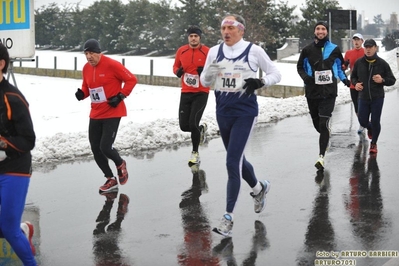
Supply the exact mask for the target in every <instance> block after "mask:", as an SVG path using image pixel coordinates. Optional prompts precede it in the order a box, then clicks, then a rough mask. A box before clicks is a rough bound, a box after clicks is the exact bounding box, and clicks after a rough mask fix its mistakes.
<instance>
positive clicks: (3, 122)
mask: <svg viewBox="0 0 399 266" xmlns="http://www.w3.org/2000/svg"><path fill="white" fill-rule="evenodd" d="M0 140H1V141H2V142H3V143H6V144H7V147H6V148H5V149H3V148H2V150H4V151H5V152H6V154H7V158H6V159H4V160H3V161H0V174H11V175H13V174H15V175H19V176H30V175H31V172H32V156H31V152H30V151H31V150H32V149H33V148H34V146H35V141H36V136H35V132H34V130H33V123H32V119H31V116H30V112H29V105H28V103H27V101H26V99H25V97H24V96H23V95H22V93H21V92H20V91H19V90H18V89H17V88H15V87H14V86H13V85H11V84H10V83H9V82H8V80H6V79H5V78H3V80H2V81H1V82H0Z"/></svg>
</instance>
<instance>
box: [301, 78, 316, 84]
mask: <svg viewBox="0 0 399 266" xmlns="http://www.w3.org/2000/svg"><path fill="white" fill-rule="evenodd" d="M303 82H305V85H312V84H314V78H313V77H311V76H306V78H305V79H304V80H303Z"/></svg>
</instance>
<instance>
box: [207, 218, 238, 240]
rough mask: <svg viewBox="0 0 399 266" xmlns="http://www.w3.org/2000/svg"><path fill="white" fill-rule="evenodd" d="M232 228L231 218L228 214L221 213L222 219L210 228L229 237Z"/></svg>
mask: <svg viewBox="0 0 399 266" xmlns="http://www.w3.org/2000/svg"><path fill="white" fill-rule="evenodd" d="M232 229H233V219H232V218H231V216H230V215H229V214H227V213H226V214H225V215H223V217H222V219H221V220H220V224H219V226H218V227H215V228H213V229H212V231H213V232H215V233H218V234H220V235H222V236H225V237H229V236H231V235H232V233H233V232H232Z"/></svg>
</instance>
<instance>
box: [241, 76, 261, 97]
mask: <svg viewBox="0 0 399 266" xmlns="http://www.w3.org/2000/svg"><path fill="white" fill-rule="evenodd" d="M244 81H245V84H244V86H243V87H242V88H243V89H244V90H245V92H246V93H247V94H248V95H252V94H254V91H255V90H257V89H259V88H262V87H263V86H264V85H265V84H263V82H262V80H260V79H254V78H249V79H244Z"/></svg>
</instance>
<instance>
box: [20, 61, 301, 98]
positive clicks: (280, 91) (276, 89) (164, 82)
mask: <svg viewBox="0 0 399 266" xmlns="http://www.w3.org/2000/svg"><path fill="white" fill-rule="evenodd" d="M74 60H75V63H74V70H68V69H57V58H56V57H54V68H51V69H50V68H39V58H38V56H36V60H34V61H36V67H24V66H22V61H23V60H19V59H14V60H13V63H14V66H13V67H12V70H13V72H14V73H19V74H26V75H35V76H48V77H58V78H72V79H82V71H81V70H77V59H76V57H75V59H74ZM32 61H33V60H32ZM18 63H19V66H17V65H18ZM121 63H122V64H123V65H124V63H125V60H124V59H123V58H122V62H121ZM150 68H151V69H150V75H140V74H135V76H136V77H137V79H138V82H139V83H140V84H146V85H154V86H169V87H180V86H181V81H180V79H179V78H177V77H170V76H169V77H168V76H155V75H153V73H154V72H153V71H152V70H153V60H152V59H151V64H150ZM257 94H258V95H259V96H265V97H275V98H288V97H293V96H299V95H304V88H303V87H299V86H284V85H274V86H270V87H268V88H264V89H260V90H258V91H257Z"/></svg>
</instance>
